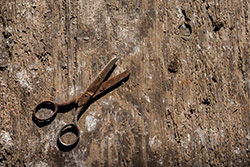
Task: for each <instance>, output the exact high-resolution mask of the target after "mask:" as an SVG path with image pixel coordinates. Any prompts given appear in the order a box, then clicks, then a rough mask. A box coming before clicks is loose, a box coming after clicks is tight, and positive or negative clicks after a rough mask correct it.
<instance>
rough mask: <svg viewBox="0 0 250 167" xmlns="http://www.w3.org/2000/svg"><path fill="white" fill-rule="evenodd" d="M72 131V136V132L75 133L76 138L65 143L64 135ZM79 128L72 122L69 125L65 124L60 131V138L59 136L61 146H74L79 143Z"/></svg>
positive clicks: (58, 141) (58, 140)
mask: <svg viewBox="0 0 250 167" xmlns="http://www.w3.org/2000/svg"><path fill="white" fill-rule="evenodd" d="M69 133H71V136H72V133H73V134H74V136H75V137H74V138H75V140H73V141H71V142H69V143H65V142H63V141H62V136H64V135H65V134H69ZM79 133H80V132H79V129H78V126H77V125H76V124H74V123H72V124H68V125H65V126H64V127H63V128H62V129H61V130H60V132H59V134H58V138H57V143H58V145H59V146H60V147H74V146H76V144H77V143H78V141H79Z"/></svg>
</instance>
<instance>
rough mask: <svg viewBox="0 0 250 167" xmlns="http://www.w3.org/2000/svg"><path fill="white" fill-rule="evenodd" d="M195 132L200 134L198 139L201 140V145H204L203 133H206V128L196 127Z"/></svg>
mask: <svg viewBox="0 0 250 167" xmlns="http://www.w3.org/2000/svg"><path fill="white" fill-rule="evenodd" d="M195 132H197V133H198V135H199V136H200V140H201V143H202V144H203V145H205V134H206V130H205V129H203V130H201V129H200V128H198V129H196V130H195Z"/></svg>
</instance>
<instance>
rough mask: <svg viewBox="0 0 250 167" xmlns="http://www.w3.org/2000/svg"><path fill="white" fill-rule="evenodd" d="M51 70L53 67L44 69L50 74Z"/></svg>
mask: <svg viewBox="0 0 250 167" xmlns="http://www.w3.org/2000/svg"><path fill="white" fill-rule="evenodd" d="M53 70H54V68H53V67H47V68H46V71H47V72H52V71H53Z"/></svg>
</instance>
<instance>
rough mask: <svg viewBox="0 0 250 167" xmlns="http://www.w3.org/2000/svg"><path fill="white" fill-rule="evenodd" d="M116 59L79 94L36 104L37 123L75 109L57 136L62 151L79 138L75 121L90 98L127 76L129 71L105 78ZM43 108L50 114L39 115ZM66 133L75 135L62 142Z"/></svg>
mask: <svg viewBox="0 0 250 167" xmlns="http://www.w3.org/2000/svg"><path fill="white" fill-rule="evenodd" d="M117 60H118V58H113V59H111V60H110V62H109V63H108V64H107V65H106V66H105V67H104V68H103V69H102V70H101V72H100V73H99V74H98V76H97V77H96V78H95V80H94V81H93V82H92V83H91V84H90V86H89V87H88V88H87V89H86V90H85V92H84V93H83V94H81V95H80V96H78V97H76V98H73V99H71V100H70V101H68V102H65V103H56V102H52V101H43V102H41V103H39V104H38V105H37V106H36V108H35V110H34V112H33V121H34V122H35V123H36V124H37V125H38V124H40V125H41V124H44V125H46V124H49V123H50V122H51V121H53V120H54V119H55V117H56V115H57V113H58V112H66V111H69V110H71V109H74V108H76V109H77V111H76V113H75V114H74V117H73V122H72V123H70V124H67V125H65V126H64V127H63V128H62V129H61V130H60V131H59V134H58V136H57V145H58V148H59V149H60V150H64V151H67V150H71V149H73V148H74V147H75V146H76V145H77V143H78V141H79V138H80V137H79V128H78V125H77V121H78V120H79V118H80V117H81V115H82V114H83V112H84V111H85V110H86V109H87V108H88V106H89V105H90V104H91V100H93V99H95V98H98V96H100V95H101V94H102V93H103V92H106V91H107V90H109V89H111V88H112V87H113V86H115V85H117V84H118V83H120V82H121V81H123V80H124V79H125V78H127V77H128V76H129V72H128V71H125V72H123V73H121V74H119V75H116V76H115V77H113V78H111V79H109V80H106V79H107V77H108V76H109V75H110V73H111V72H112V71H113V68H114V66H115V63H116V61H117ZM43 109H49V110H51V111H52V114H50V115H49V116H48V117H45V118H44V117H39V114H38V113H40V112H42V111H43ZM68 133H71V134H72V133H73V134H74V135H75V140H73V141H71V142H69V143H68V142H67V143H66V142H63V141H62V136H63V135H65V134H68Z"/></svg>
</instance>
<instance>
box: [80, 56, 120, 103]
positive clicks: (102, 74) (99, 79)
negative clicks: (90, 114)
mask: <svg viewBox="0 0 250 167" xmlns="http://www.w3.org/2000/svg"><path fill="white" fill-rule="evenodd" d="M117 60H118V58H117V57H114V58H113V59H111V60H110V61H109V63H108V64H107V65H106V66H105V67H104V68H103V69H102V70H101V72H100V73H99V74H98V76H97V77H96V78H95V80H94V81H93V82H92V83H91V85H90V86H89V87H88V88H87V89H86V91H85V93H83V94H82V95H81V96H80V97H79V98H78V100H77V103H78V106H82V105H84V104H86V103H87V102H88V101H89V100H90V99H91V97H93V96H94V94H95V92H96V91H97V89H98V88H99V87H100V85H101V84H102V82H103V80H104V79H105V78H106V76H107V75H108V73H109V72H110V70H111V69H112V68H113V66H114V65H115V63H116V61H117Z"/></svg>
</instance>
